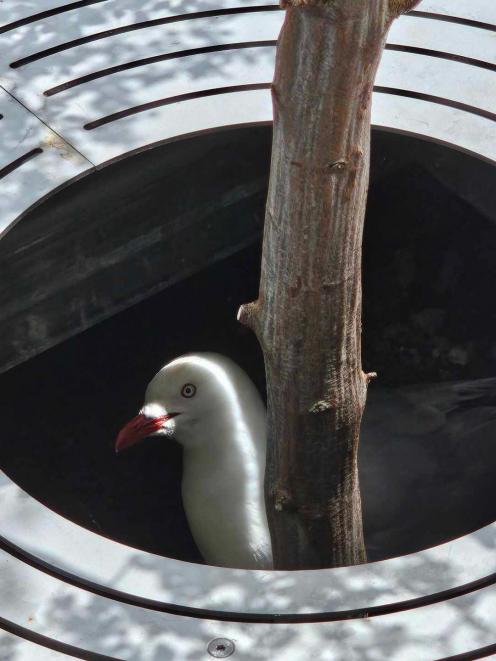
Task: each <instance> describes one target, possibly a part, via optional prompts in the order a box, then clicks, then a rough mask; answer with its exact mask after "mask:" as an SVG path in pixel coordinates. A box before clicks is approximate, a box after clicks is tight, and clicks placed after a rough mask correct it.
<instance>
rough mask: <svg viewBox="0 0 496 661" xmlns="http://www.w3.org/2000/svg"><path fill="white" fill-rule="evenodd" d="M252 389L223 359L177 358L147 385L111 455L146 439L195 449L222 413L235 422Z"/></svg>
mask: <svg viewBox="0 0 496 661" xmlns="http://www.w3.org/2000/svg"><path fill="white" fill-rule="evenodd" d="M252 388H253V385H252V383H251V381H250V380H249V379H248V378H247V377H246V375H245V374H244V372H243V371H242V370H241V369H240V368H239V367H238V366H237V365H236V364H235V363H234V362H233V361H231V360H230V359H229V358H226V357H225V356H221V355H219V354H214V353H198V354H187V355H185V356H180V357H179V358H176V359H175V360H173V361H171V362H170V363H168V364H167V365H165V366H164V367H162V369H161V370H160V371H159V372H158V373H157V374H156V375H155V376H154V377H153V379H152V380H151V381H150V383H149V384H148V387H147V389H146V393H145V401H144V404H143V406H142V408H141V410H140V412H139V414H138V415H137V416H136V417H135V418H133V419H132V420H130V421H129V422H128V423H127V424H126V425H125V426H124V427H123V428H122V429H121V431H120V432H119V435H118V437H117V441H116V444H115V450H116V452H120V451H121V450H124V449H125V448H127V447H129V446H131V445H134V444H135V443H136V442H138V441H139V440H141V439H143V438H146V437H148V436H174V438H175V439H176V440H177V441H178V442H179V443H181V444H183V445H185V446H188V445H194V444H195V443H196V442H198V440H199V439H201V438H205V431H206V430H208V429H213V428H217V427H218V425H219V424H220V423H221V422H222V420H223V419H225V416H226V415H227V414H228V415H229V416H230V417H231V419H232V418H233V417H234V418H236V414H237V412H238V413H241V410H240V409H241V401H240V399H241V398H242V397H243V396H244V395H245V394H247V391H249V390H251V389H252ZM207 435H208V434H207Z"/></svg>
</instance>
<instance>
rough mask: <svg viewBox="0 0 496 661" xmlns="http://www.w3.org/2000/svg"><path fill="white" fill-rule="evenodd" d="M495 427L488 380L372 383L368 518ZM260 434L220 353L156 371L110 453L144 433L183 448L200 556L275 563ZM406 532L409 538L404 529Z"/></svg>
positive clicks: (366, 444)
mask: <svg viewBox="0 0 496 661" xmlns="http://www.w3.org/2000/svg"><path fill="white" fill-rule="evenodd" d="M495 427H496V378H494V377H493V378H486V379H479V380H471V381H455V382H441V383H427V384H419V385H413V386H402V387H398V388H387V387H386V388H384V387H382V388H381V387H376V386H374V387H373V388H372V389H371V391H370V393H369V395H368V397H367V406H366V409H365V415H364V418H363V423H362V429H361V433H360V437H361V453H360V454H361V461H360V464H361V468H360V474H361V477H360V480H361V482H363V485H362V486H364V487H365V494H366V496H367V498H366V499H365V500H364V505H365V514H367V510H368V509H370V507H372V510H371V512H372V511H373V512H375V515H374V516H373V519H376V518H377V516H376V515H377V512H381V511H383V510H384V509H387V508H388V503H389V501H391V492H394V493H397V492H398V493H403V492H404V491H405V489H404V486H403V487H401V485H400V486H398V484H396V482H398V479H400V481H401V483H402V484H403V483H405V484H406V485H407V486H408V485H410V486H411V485H412V484H413V486H412V492H413V494H414V500H415V499H417V501H418V498H419V494H418V493H416V489H418V480H419V478H420V481H421V480H422V479H424V480H425V476H424V477H422V471H423V472H424V473H425V472H426V470H427V471H428V475H427V477H428V478H429V479H431V481H432V476H431V472H432V471H436V470H438V468H436V465H437V463H439V462H440V463H441V464H442V462H446V460H447V459H448V458H449V457H451V456H452V455H458V454H460V452H461V451H462V450H463V448H465V446H466V445H467V446H468V447H467V449H466V451H467V452H469V454H470V452H471V451H472V450H471V449H470V448H472V446H473V445H474V443H475V444H476V445H477V446H480V445H481V443H482V442H483V441H484V440H485V439H489V441H490V440H491V439H492V438H493V437H494V430H495ZM266 433H267V432H266V409H265V405H264V403H263V401H262V399H261V397H260V395H259V393H258V391H257V389H256V387H255V385H254V384H253V383H252V381H251V380H250V378H249V377H248V375H247V374H246V373H245V372H244V371H243V370H242V369H241V368H240V367H238V366H237V365H236V364H235V363H234V362H233V361H232V360H230V359H229V358H227V357H225V356H222V355H220V354H215V353H198V354H188V355H185V356H181V357H179V358H176V359H175V360H173V361H172V362H170V363H168V364H167V365H165V366H164V367H163V368H162V369H161V370H160V371H159V372H158V373H157V374H156V375H155V376H154V377H153V379H152V380H151V382H150V383H149V385H148V387H147V389H146V393H145V402H144V405H143V407H142V409H141V411H140V412H139V414H138V415H137V416H136V417H135V418H133V419H132V420H131V421H130V422H129V423H128V424H127V425H125V426H124V427H123V428H122V430H121V431H120V432H119V435H118V437H117V441H116V445H115V449H116V451H117V452H120V451H121V450H124V449H125V448H127V447H129V446H131V445H133V444H135V443H136V442H137V441H139V440H141V439H143V438H145V437H147V436H161V437H164V438H171V437H174V438H175V439H176V440H177V441H178V442H179V443H180V444H181V445H182V447H183V450H184V455H183V457H184V458H183V476H182V497H183V504H184V509H185V512H186V516H187V519H188V522H189V526H190V529H191V532H192V535H193V538H194V540H195V542H196V544H197V546H198V548H199V550H200V552H201V553H202V555H203V557H204V559H205V561H206V562H207V563H208V564H211V565H217V566H221V567H231V568H240V569H272V568H273V561H272V547H271V540H270V533H269V528H268V524H267V516H266V510H265V501H264V488H263V485H264V472H265V455H266ZM463 440H467V441H468V443H463ZM460 441H462V443H461V444H460ZM427 451H428V452H429V453H430V454H429V456H428V457H427V458H425V456H424V455H425V454H426V452H427ZM463 451H464V452H465V450H463ZM431 455H432V456H431ZM464 456H465V455H464ZM405 457H406V458H405ZM423 458H424V459H423ZM422 459H423V463H422ZM388 462H389V463H388ZM383 464H386V465H389V476H390V479H389V480H388V484H387V485H386V487H387V488H385V491H384V488H383V487H381V485H384V479H383V471H384V469H383ZM424 464H425V465H424ZM431 464H432V466H431ZM429 466H431V468H429ZM429 471H430V472H429ZM448 477H449V476H448ZM362 478H363V479H362ZM446 479H447V478H446ZM412 480H413V483H412ZM438 481H439V480H435V481H434V486H435V485H436V484H437V482H438ZM402 488H403V491H402V490H401V489H402ZM395 489H396V491H395ZM422 489H423V492H425V493H426V494H427V496H429V494H431V495H432V494H434V492H433V485H432V484H430V482H428V483H427V484H426V485H424V487H422ZM429 489H430V491H429ZM383 491H384V493H383ZM423 492H422V493H423ZM398 493H397V496H398ZM403 496H404V494H403ZM448 496H449V494H448ZM433 497H434V496H433ZM436 499H437V500H439V499H440V496H439V494H438V492H437V491H436V492H435V498H434V501H435V500H436ZM400 500H401V498H400ZM443 502H444V501H443ZM389 507H390V505H389ZM400 509H401V508H400ZM401 516H402V518H403V519H404V516H403V514H401ZM379 519H380V516H379ZM377 525H379V526H380V525H381V523H380V521H379V522H378V524H377ZM377 525H375V524H374V521H373V520H371V522H370V525H369V528H370V530H369V532H371V533H372V535H371V540H370V542H371V544H372V546H371V550H373V549H374V531H375V537H377V535H379V537H380V535H381V534H382V535H383V534H384V531H381V529H378V530H375V528H377ZM386 532H387V531H386ZM379 533H380V534H379ZM402 535H403V537H408V536H410V535H411V531H410V529H406V530H405V531H404V532H403V533H402ZM402 535H399V537H401V538H402ZM397 536H398V535H397ZM400 541H401V539H400Z"/></svg>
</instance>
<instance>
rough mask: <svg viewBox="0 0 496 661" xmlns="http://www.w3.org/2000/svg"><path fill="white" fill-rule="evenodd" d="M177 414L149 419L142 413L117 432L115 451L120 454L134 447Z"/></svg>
mask: <svg viewBox="0 0 496 661" xmlns="http://www.w3.org/2000/svg"><path fill="white" fill-rule="evenodd" d="M176 415H178V414H177V413H167V414H166V415H161V416H160V417H158V418H149V417H147V416H146V415H143V413H140V414H139V415H137V416H136V417H135V418H133V419H132V420H130V421H129V422H128V423H127V425H125V426H124V427H123V428H122V429H121V430H120V432H119V434H118V436H117V440H116V442H115V451H116V452H120V451H121V450H124V449H125V448H128V447H130V446H131V445H134V444H135V443H137V442H138V441H140V440H141V439H142V438H146V437H147V436H151V435H152V434H154V433H155V432H156V431H158V430H159V429H160V428H161V427H162V425H163V424H164V422H166V421H167V420H170V419H171V418H174V417H175V416H176Z"/></svg>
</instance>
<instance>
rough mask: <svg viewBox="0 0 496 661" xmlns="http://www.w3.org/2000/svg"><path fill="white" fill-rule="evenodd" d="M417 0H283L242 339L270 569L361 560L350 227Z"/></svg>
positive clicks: (360, 383)
mask: <svg viewBox="0 0 496 661" xmlns="http://www.w3.org/2000/svg"><path fill="white" fill-rule="evenodd" d="M417 2H418V0H374V1H373V2H372V1H371V0H286V2H285V3H284V4H285V6H287V7H288V9H287V12H286V18H285V22H284V25H283V28H282V32H281V34H280V37H279V42H278V47H277V58H276V70H275V78H274V83H273V86H272V99H273V107H274V136H273V147H272V163H271V173H270V184H269V195H268V200H267V208H266V216H265V230H264V243H263V254H262V273H261V280H260V292H259V298H258V300H257V301H255V302H254V303H250V304H247V305H244V306H242V307H241V309H240V312H239V319H240V321H241V322H242V323H245V324H246V325H248V326H249V327H251V328H252V329H253V330H254V332H255V333H256V335H257V337H258V339H259V341H260V344H261V347H262V350H263V353H264V358H265V369H266V377H267V391H268V450H267V471H266V503H267V514H268V518H269V524H270V528H271V534H272V541H273V551H274V566H275V568H276V569H301V568H303V567H307V568H308V567H313V568H317V567H329V566H340V565H350V564H356V563H361V562H365V561H366V553H365V544H364V538H363V528H362V514H361V502H360V490H359V484H358V465H357V455H358V441H359V432H360V423H361V418H362V413H363V410H364V407H365V400H366V393H367V385H368V382H369V380H370V378H371V375H366V374H364V373H363V371H362V368H361V258H362V232H363V221H364V216H365V204H366V197H367V187H368V177H369V144H370V110H371V97H372V88H373V83H374V78H375V74H376V70H377V66H378V64H379V60H380V57H381V54H382V50H383V48H384V44H385V39H386V35H387V31H388V29H389V26H390V24H391V22H392V20H393V19H394V18H395V17H396V16H397V15H399V14H400V13H401V12H402V11H405V10H408V9H411V8H412V7H413V6H414V5H415V4H417Z"/></svg>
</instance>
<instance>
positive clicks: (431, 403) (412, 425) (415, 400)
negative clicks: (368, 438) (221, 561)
mask: <svg viewBox="0 0 496 661" xmlns="http://www.w3.org/2000/svg"><path fill="white" fill-rule="evenodd" d="M476 411H477V413H476ZM448 416H449V417H450V418H451V417H454V418H460V417H463V418H465V419H466V420H467V421H468V420H469V419H472V420H473V421H474V422H475V419H476V418H477V417H479V418H480V421H481V420H483V421H486V422H487V421H488V420H492V419H493V417H494V416H496V378H487V379H478V380H470V381H454V382H442V383H433V384H419V385H414V386H403V387H399V388H394V389H393V388H380V387H374V386H373V387H372V388H371V389H370V393H369V398H368V402H367V407H366V411H365V416H364V426H365V428H366V429H371V430H373V429H375V430H378V429H381V430H382V431H385V432H388V433H400V434H409V435H410V434H413V435H416V434H421V435H424V434H427V433H432V432H434V431H436V430H439V429H441V428H442V427H444V426H445V425H446V423H447V419H448ZM480 421H479V422H480Z"/></svg>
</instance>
